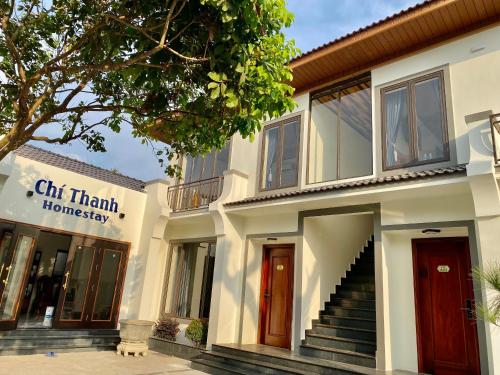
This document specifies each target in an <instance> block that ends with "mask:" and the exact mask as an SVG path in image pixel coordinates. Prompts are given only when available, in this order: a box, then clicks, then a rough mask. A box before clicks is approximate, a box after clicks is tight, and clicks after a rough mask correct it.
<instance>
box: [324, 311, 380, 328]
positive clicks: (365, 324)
mask: <svg viewBox="0 0 500 375" xmlns="http://www.w3.org/2000/svg"><path fill="white" fill-rule="evenodd" d="M320 322H321V323H323V324H330V325H334V326H340V327H353V328H361V329H370V330H375V329H376V322H375V320H373V319H367V318H353V317H345V316H333V315H321V316H320Z"/></svg>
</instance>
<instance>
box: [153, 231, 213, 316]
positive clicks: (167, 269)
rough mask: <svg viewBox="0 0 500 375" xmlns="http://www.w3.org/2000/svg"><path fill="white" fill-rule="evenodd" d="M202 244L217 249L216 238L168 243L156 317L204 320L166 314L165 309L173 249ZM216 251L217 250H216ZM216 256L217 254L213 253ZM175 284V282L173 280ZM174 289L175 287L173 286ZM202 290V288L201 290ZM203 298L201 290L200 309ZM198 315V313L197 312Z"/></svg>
mask: <svg viewBox="0 0 500 375" xmlns="http://www.w3.org/2000/svg"><path fill="white" fill-rule="evenodd" d="M202 243H207V244H208V246H214V247H215V249H217V239H216V238H200V239H196V240H186V241H182V240H181V241H179V240H177V241H170V243H169V246H168V254H167V259H166V262H165V271H164V274H163V290H162V293H161V303H160V311H159V314H158V316H159V317H161V315H162V314H167V315H168V316H169V317H171V318H173V319H181V320H194V319H205V318H200V317H198V318H190V317H186V316H178V315H176V314H173V313H171V312H166V311H165V310H166V308H167V296H168V292H169V288H170V287H171V286H172V285H170V282H169V280H170V274H171V272H172V266H173V264H172V260H173V253H174V247H175V246H184V245H186V244H202ZM216 251H217V250H216ZM215 254H217V252H216V253H215ZM202 277H203V279H205V269H204V270H203V275H202ZM203 281H205V280H203ZM174 284H175V280H174ZM174 287H175V285H174ZM212 288H213V280H212ZM202 289H203V288H202ZM202 298H203V290H202V295H200V308H201V299H202ZM198 315H199V311H198Z"/></svg>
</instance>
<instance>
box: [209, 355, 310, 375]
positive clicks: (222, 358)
mask: <svg viewBox="0 0 500 375" xmlns="http://www.w3.org/2000/svg"><path fill="white" fill-rule="evenodd" d="M204 358H207V359H208V360H211V359H212V360H213V361H215V362H218V363H221V362H222V363H225V364H228V365H230V366H231V367H233V368H237V369H239V370H243V371H249V372H247V373H249V374H256V373H258V374H276V375H282V374H283V375H285V374H298V375H308V374H309V372H306V371H303V370H299V369H297V368H293V367H288V366H283V365H278V364H274V363H272V362H267V361H262V360H258V359H254V358H248V357H247V356H244V355H241V354H240V355H233V354H228V353H221V352H215V351H214V352H205V353H204Z"/></svg>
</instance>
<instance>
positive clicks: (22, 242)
mask: <svg viewBox="0 0 500 375" xmlns="http://www.w3.org/2000/svg"><path fill="white" fill-rule="evenodd" d="M37 233H38V231H37V230H36V229H33V228H29V227H25V226H21V225H20V226H18V227H16V230H15V231H14V234H10V233H5V234H4V235H3V238H2V243H1V244H0V270H1V272H0V285H1V286H0V329H15V328H16V325H17V318H18V310H19V301H20V298H21V291H22V290H23V289H24V284H25V281H26V266H27V264H28V263H29V262H28V261H29V259H30V257H31V255H32V250H33V247H34V244H35V241H36V236H37Z"/></svg>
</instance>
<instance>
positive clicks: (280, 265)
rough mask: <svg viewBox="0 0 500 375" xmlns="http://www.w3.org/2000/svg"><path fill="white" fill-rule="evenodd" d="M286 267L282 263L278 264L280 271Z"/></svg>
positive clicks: (277, 268) (277, 267)
mask: <svg viewBox="0 0 500 375" xmlns="http://www.w3.org/2000/svg"><path fill="white" fill-rule="evenodd" d="M284 268H285V266H283V265H282V264H278V265H277V266H276V270H278V271H283V269H284Z"/></svg>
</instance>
